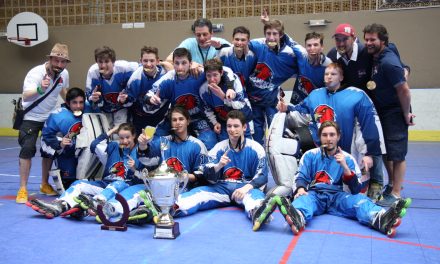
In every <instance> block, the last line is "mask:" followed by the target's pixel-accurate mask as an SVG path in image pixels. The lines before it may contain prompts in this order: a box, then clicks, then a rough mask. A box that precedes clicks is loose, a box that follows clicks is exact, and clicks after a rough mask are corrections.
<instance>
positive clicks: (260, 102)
mask: <svg viewBox="0 0 440 264" xmlns="http://www.w3.org/2000/svg"><path fill="white" fill-rule="evenodd" d="M264 35H265V38H262V39H254V40H251V42H250V43H249V49H250V50H251V51H252V52H253V53H254V54H255V55H256V57H257V65H256V67H255V70H254V72H253V73H252V74H251V76H250V77H249V86H248V87H247V93H248V96H249V100H250V102H251V105H252V111H253V114H254V129H255V133H254V135H253V137H254V139H255V140H256V141H257V142H259V143H260V144H262V145H263V144H264V133H265V129H266V125H267V126H270V124H271V122H272V119H273V116H274V115H275V113H276V112H277V110H276V104H277V102H278V97H279V95H280V85H281V84H282V83H284V82H285V81H286V80H287V79H289V78H290V77H292V76H293V75H295V74H296V73H297V72H298V66H297V62H296V60H295V54H294V52H293V49H292V48H291V47H290V46H289V45H287V44H286V41H285V38H286V36H285V35H284V25H283V23H282V22H281V21H279V20H269V21H268V22H265V24H264ZM291 42H293V41H291Z"/></svg>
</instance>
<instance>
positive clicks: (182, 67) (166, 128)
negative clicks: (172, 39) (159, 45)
mask: <svg viewBox="0 0 440 264" xmlns="http://www.w3.org/2000/svg"><path fill="white" fill-rule="evenodd" d="M191 61H192V60H191V53H190V52H189V51H188V50H187V49H185V48H177V49H176V50H175V51H174V52H173V65H174V70H172V71H169V72H167V73H166V74H165V75H164V76H162V77H161V78H160V79H159V80H158V81H157V82H155V83H154V84H153V89H151V90H150V91H149V92H148V93H147V94H146V96H145V98H144V104H145V106H144V107H145V109H146V110H147V111H154V110H155V109H158V108H159V107H160V106H161V105H162V104H164V103H166V102H169V103H170V105H171V107H174V106H175V105H181V106H183V107H184V108H185V109H186V110H188V112H189V114H190V116H191V128H190V129H192V131H194V132H195V133H196V135H197V138H198V139H200V140H201V141H202V142H203V143H204V144H205V146H206V148H207V149H208V150H209V149H211V148H212V147H213V146H214V145H215V143H217V137H216V134H215V132H214V131H213V130H212V129H211V126H214V125H215V124H212V123H211V124H210V123H209V121H208V118H207V112H206V111H208V112H209V111H211V110H210V109H208V108H206V107H205V106H204V104H203V101H202V99H201V98H200V93H199V90H200V86H201V85H202V84H203V83H204V82H205V80H206V78H205V74H200V75H199V76H197V77H196V76H194V75H191V74H190V67H191ZM170 130H171V125H170V122H169V121H168V120H166V119H164V120H163V122H161V123H160V124H159V125H158V127H157V129H156V133H155V137H158V136H166V135H169V134H170Z"/></svg>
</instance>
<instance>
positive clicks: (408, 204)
mask: <svg viewBox="0 0 440 264" xmlns="http://www.w3.org/2000/svg"><path fill="white" fill-rule="evenodd" d="M411 203H412V199H411V198H406V199H405V205H404V207H405V208H408V207H409V206H410V205H411Z"/></svg>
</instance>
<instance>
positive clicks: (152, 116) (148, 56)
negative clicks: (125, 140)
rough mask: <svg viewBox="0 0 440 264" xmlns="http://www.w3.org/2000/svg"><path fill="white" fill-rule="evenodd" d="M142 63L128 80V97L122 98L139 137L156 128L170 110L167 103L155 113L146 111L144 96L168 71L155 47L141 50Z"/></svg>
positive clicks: (145, 47)
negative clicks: (148, 127) (146, 128)
mask: <svg viewBox="0 0 440 264" xmlns="http://www.w3.org/2000/svg"><path fill="white" fill-rule="evenodd" d="M140 62H141V64H142V67H139V68H137V69H136V70H135V71H134V72H133V74H132V75H131V77H130V79H129V80H128V83H127V97H126V98H121V103H123V104H124V107H129V113H130V116H131V118H132V120H133V125H134V126H135V128H136V134H137V135H140V134H141V131H142V129H143V128H145V127H146V126H151V127H156V126H157V124H159V122H160V121H162V120H163V119H164V117H165V115H166V113H167V111H168V108H169V102H166V103H163V104H162V105H161V106H160V107H159V109H156V110H155V111H152V112H146V111H144V109H143V105H144V96H145V95H146V94H147V92H148V91H150V90H151V89H152V87H153V83H155V82H156V81H157V80H159V79H160V77H162V76H163V75H164V74H165V73H166V72H167V70H166V69H165V68H164V67H163V66H162V65H160V61H159V50H158V49H157V48H155V47H147V46H144V47H143V48H142V49H141V58H140Z"/></svg>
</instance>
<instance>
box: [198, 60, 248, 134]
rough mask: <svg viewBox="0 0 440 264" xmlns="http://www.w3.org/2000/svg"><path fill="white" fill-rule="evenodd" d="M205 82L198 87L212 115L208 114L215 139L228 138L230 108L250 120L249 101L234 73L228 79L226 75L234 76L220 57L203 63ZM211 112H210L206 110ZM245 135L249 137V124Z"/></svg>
mask: <svg viewBox="0 0 440 264" xmlns="http://www.w3.org/2000/svg"><path fill="white" fill-rule="evenodd" d="M205 74H206V82H205V83H204V84H203V85H202V86H201V87H200V97H201V98H202V100H203V102H204V103H205V105H206V106H207V107H209V108H211V110H212V113H214V115H208V118H209V120H210V122H211V123H213V124H215V125H214V132H215V133H216V134H217V140H218V141H222V140H225V139H227V138H228V133H227V132H226V118H227V114H228V112H229V111H231V110H232V109H236V110H240V111H242V112H243V114H244V115H245V117H246V122H247V123H249V122H252V117H253V116H252V109H251V103H250V102H249V99H248V98H247V95H246V94H245V92H244V91H243V86H242V85H241V82H240V79H239V78H238V76H236V75H235V80H234V81H233V82H231V81H229V79H228V77H227V76H228V75H230V76H234V73H233V72H232V70H231V69H230V68H228V67H224V66H223V63H222V61H221V60H220V59H211V60H208V61H207V62H206V63H205ZM208 113H211V112H208ZM246 136H247V137H251V131H250V128H249V124H248V125H247V130H246Z"/></svg>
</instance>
